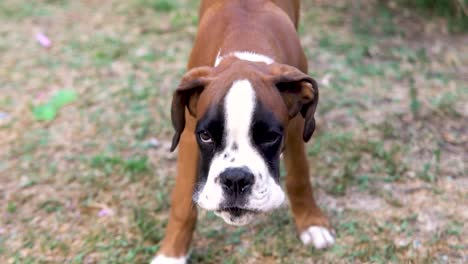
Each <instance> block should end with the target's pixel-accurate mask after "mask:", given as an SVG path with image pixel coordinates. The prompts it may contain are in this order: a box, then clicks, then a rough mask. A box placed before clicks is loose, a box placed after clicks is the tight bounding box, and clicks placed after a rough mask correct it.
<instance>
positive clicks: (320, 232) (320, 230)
mask: <svg viewBox="0 0 468 264" xmlns="http://www.w3.org/2000/svg"><path fill="white" fill-rule="evenodd" d="M301 240H302V243H304V245H309V244H310V243H313V244H314V247H315V248H317V249H321V248H326V247H329V246H332V245H333V244H335V238H334V237H333V235H332V233H331V232H330V230H328V229H327V228H325V227H323V226H310V227H309V228H307V229H306V230H305V231H303V232H302V233H301Z"/></svg>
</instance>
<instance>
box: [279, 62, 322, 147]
mask: <svg viewBox="0 0 468 264" xmlns="http://www.w3.org/2000/svg"><path fill="white" fill-rule="evenodd" d="M270 74H271V77H270V78H271V81H272V82H273V83H274V84H275V85H276V87H277V88H278V90H279V91H280V93H281V96H282V97H283V100H284V102H285V104H286V106H287V108H288V112H289V118H290V119H291V118H293V117H295V116H296V115H297V114H298V113H299V112H300V113H301V115H302V117H304V120H305V123H304V131H303V134H302V138H303V139H304V141H305V142H307V141H309V139H310V138H311V137H312V134H313V133H314V130H315V118H314V114H315V109H316V108H317V103H318V100H319V90H318V85H317V82H316V81H315V80H314V79H313V78H312V77H310V76H309V75H307V74H305V73H303V72H301V71H300V70H299V69H297V68H295V67H292V66H289V65H285V64H278V63H274V64H272V65H271V66H270Z"/></svg>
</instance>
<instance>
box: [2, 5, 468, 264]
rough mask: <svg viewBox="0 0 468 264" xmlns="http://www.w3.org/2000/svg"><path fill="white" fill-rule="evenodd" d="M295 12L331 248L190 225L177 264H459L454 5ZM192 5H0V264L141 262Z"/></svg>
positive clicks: (290, 235)
mask: <svg viewBox="0 0 468 264" xmlns="http://www.w3.org/2000/svg"><path fill="white" fill-rule="evenodd" d="M302 2H303V4H302V14H301V25H300V28H299V34H300V36H301V40H302V43H303V46H304V48H305V51H306V53H307V56H308V58H309V65H310V67H309V68H310V72H309V73H310V75H311V76H313V77H314V78H315V79H317V81H318V82H319V85H320V103H319V107H318V118H317V122H318V129H317V130H316V132H315V135H314V136H313V138H312V141H311V142H310V143H309V144H308V145H307V151H308V155H309V157H310V163H311V166H312V172H311V179H312V181H313V183H314V185H315V186H316V194H315V195H316V196H317V198H318V201H319V204H320V206H321V207H322V208H323V209H324V210H325V211H326V212H327V214H328V215H329V216H330V219H331V221H332V224H333V226H334V227H335V228H336V231H337V244H336V245H335V246H334V247H333V248H331V249H329V250H326V251H316V250H313V249H311V248H305V247H303V246H302V245H301V243H300V242H299V240H298V239H297V237H296V234H295V230H294V225H293V222H292V219H291V216H290V212H289V209H288V208H287V207H284V208H282V209H280V210H277V211H275V212H274V213H273V214H272V215H269V216H265V217H264V218H263V219H260V220H258V221H257V222H256V223H254V224H253V225H250V226H246V227H240V228H237V227H230V226H226V225H225V224H224V223H223V222H222V221H221V220H219V219H218V218H217V217H215V216H214V215H213V214H211V213H206V212H200V215H199V222H198V227H197V230H196V233H195V238H194V243H193V246H192V248H193V251H192V263H389V262H393V263H466V262H468V257H467V251H468V249H467V245H468V244H467V240H466V238H467V237H468V232H467V229H466V226H465V225H466V223H467V222H468V210H467V207H466V204H467V198H468V189H467V186H468V179H467V174H468V173H467V168H466V164H467V161H468V128H467V124H468V104H467V103H466V102H467V101H468V34H467V32H468V18H467V14H468V13H467V12H468V1H466V0H391V1H390V0H389V1H376V0H353V1H345V0H314V1H302ZM198 4H199V1H190V0H177V1H173V0H130V1H117V0H105V1H104V0H82V1H71V0H35V1H26V0H1V1H0V263H147V262H148V260H149V259H150V258H151V256H152V255H153V254H154V253H155V252H156V251H157V250H158V242H159V241H160V240H161V238H162V236H163V233H164V226H165V225H166V221H167V215H168V209H169V193H170V190H171V188H172V186H173V183H174V174H175V162H176V154H175V153H169V151H168V147H169V140H170V137H171V135H172V127H171V123H170V115H169V106H170V101H171V94H172V91H173V90H174V88H175V87H176V86H177V84H178V82H179V79H180V77H181V75H182V74H183V73H184V71H185V65H186V62H187V57H188V54H189V52H190V48H191V45H192V42H193V40H194V37H195V34H196V30H197V19H198V18H197V9H198ZM284 175H285V172H284V171H282V177H284ZM463 237H464V239H463Z"/></svg>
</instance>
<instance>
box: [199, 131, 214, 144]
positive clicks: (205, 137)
mask: <svg viewBox="0 0 468 264" xmlns="http://www.w3.org/2000/svg"><path fill="white" fill-rule="evenodd" d="M198 137H199V138H200V140H201V142H203V143H212V142H213V139H212V138H211V135H210V133H208V132H207V131H202V132H200V133H198Z"/></svg>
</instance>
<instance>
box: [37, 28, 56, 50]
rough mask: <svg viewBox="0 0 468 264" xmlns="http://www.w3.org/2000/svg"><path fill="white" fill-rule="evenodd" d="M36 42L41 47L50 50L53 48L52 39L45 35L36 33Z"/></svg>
mask: <svg viewBox="0 0 468 264" xmlns="http://www.w3.org/2000/svg"><path fill="white" fill-rule="evenodd" d="M36 40H37V42H39V44H40V45H41V46H43V47H45V48H49V47H50V46H52V41H50V39H49V38H48V37H47V36H46V35H44V34H43V33H40V32H39V33H36Z"/></svg>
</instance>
